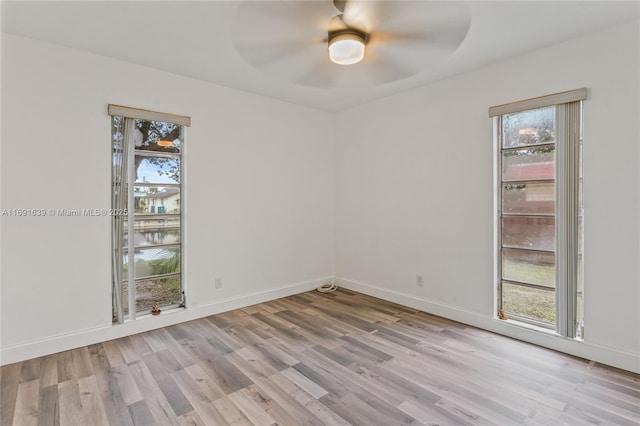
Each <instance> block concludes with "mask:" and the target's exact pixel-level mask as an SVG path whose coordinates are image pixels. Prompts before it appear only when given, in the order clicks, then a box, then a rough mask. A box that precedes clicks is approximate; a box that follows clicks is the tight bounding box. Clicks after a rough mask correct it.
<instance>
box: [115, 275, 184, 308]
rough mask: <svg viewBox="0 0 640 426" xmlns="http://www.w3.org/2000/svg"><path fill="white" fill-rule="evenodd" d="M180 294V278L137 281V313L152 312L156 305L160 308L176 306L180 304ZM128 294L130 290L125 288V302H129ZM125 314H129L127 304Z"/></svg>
mask: <svg viewBox="0 0 640 426" xmlns="http://www.w3.org/2000/svg"><path fill="white" fill-rule="evenodd" d="M180 292H181V290H180V276H174V277H167V278H161V279H155V280H141V281H136V312H141V311H150V310H151V309H152V308H153V307H154V306H155V304H156V303H157V304H158V305H160V307H163V306H168V305H175V304H177V303H179V302H180ZM128 294H129V289H128V287H127V286H124V291H123V300H125V301H126V300H128V297H129V296H128ZM124 313H125V314H128V313H129V306H128V304H127V303H125V304H124Z"/></svg>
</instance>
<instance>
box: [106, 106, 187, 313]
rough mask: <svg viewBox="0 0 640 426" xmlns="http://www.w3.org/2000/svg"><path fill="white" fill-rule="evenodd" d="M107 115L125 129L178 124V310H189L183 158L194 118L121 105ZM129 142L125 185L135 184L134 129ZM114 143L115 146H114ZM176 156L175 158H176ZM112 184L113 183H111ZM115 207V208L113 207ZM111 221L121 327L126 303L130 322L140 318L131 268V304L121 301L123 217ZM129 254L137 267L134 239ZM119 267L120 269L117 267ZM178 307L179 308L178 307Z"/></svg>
mask: <svg viewBox="0 0 640 426" xmlns="http://www.w3.org/2000/svg"><path fill="white" fill-rule="evenodd" d="M108 114H109V115H110V116H121V117H124V118H125V127H126V126H127V125H128V126H133V124H132V123H133V121H132V120H145V121H157V122H166V123H172V124H175V125H177V126H179V127H180V135H181V140H182V143H181V146H180V156H179V157H178V158H179V159H180V184H179V188H180V273H179V274H180V287H181V291H182V302H181V304H180V305H179V306H181V307H186V303H185V296H184V295H185V293H186V282H185V274H184V271H185V257H186V256H185V253H184V251H185V249H184V248H185V223H184V217H185V214H184V213H185V211H184V207H185V205H186V202H185V195H186V194H185V187H186V185H185V180H184V157H185V146H186V145H187V144H186V138H187V135H186V133H187V132H186V128H187V127H188V126H190V125H191V118H190V117H187V116H183V115H176V114H169V113H163V112H157V111H149V110H144V109H139V108H130V107H125V106H121V105H113V104H109V105H108ZM129 138H130V139H131V140H128V141H127V142H126V143H127V145H129V147H128V148H127V149H126V150H123V155H125V154H126V155H127V161H126V164H127V171H126V175H127V178H126V182H124V183H127V184H128V182H133V181H135V172H136V171H135V155H136V152H135V149H134V148H133V134H132V132H131V129H130V131H129ZM112 143H113V142H112ZM174 155H175V154H174ZM159 156H162V154H160V155H159ZM112 181H113V179H112ZM133 187H134V186H133V185H132V186H131V188H127V194H126V196H127V203H126V205H127V206H129V209H128V210H129V211H128V212H127V215H126V221H127V222H128V229H130V230H131V229H134V220H135V219H134V212H135V208H133V206H134V205H135V196H134V191H133ZM112 207H114V206H112ZM112 220H113V221H114V229H113V230H112V233H114V235H113V236H112V241H113V247H112V252H113V257H112V259H113V260H112V262H113V265H112V268H113V273H112V280H113V283H112V291H113V297H112V300H113V303H114V309H113V311H114V321H113V322H114V323H118V324H121V323H123V322H124V321H125V318H124V313H123V305H124V303H127V305H128V314H127V318H126V320H127V321H133V320H135V319H136V316H137V314H138V312H137V310H136V294H135V281H136V278H135V268H133V267H132V268H129V271H128V278H127V282H128V300H127V301H126V302H125V301H123V300H122V290H123V288H122V283H123V276H122V275H123V272H122V265H121V263H122V251H123V250H124V249H125V248H124V247H122V244H120V243H119V242H117V241H116V240H117V239H118V237H117V236H116V235H115V229H116V225H115V223H116V221H118V220H122V216H120V215H116V216H114V217H113V218H112ZM126 250H127V252H128V256H129V258H128V264H129V265H135V258H134V256H135V241H134V239H133V238H130V239H129V245H128V247H126ZM118 265H120V266H118ZM176 307H177V305H176Z"/></svg>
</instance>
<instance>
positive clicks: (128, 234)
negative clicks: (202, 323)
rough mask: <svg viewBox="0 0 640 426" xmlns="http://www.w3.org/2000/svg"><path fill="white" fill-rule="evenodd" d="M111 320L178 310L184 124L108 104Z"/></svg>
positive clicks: (180, 302) (178, 119)
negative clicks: (161, 310)
mask: <svg viewBox="0 0 640 426" xmlns="http://www.w3.org/2000/svg"><path fill="white" fill-rule="evenodd" d="M109 114H110V115H111V121H112V165H113V168H112V208H113V213H114V214H113V216H112V242H113V244H112V246H113V250H112V251H113V256H112V264H113V268H112V269H113V274H112V287H113V291H112V295H113V319H114V322H118V323H122V322H123V321H125V320H134V319H135V318H136V316H137V315H141V314H147V313H150V312H151V311H152V309H153V308H154V307H156V306H157V307H159V308H166V307H168V308H171V307H179V306H184V300H185V299H184V291H183V276H182V271H183V267H182V265H183V263H184V257H183V255H182V254H183V250H182V244H183V232H182V228H183V215H182V213H183V207H182V206H183V205H184V203H182V202H181V201H182V198H183V185H182V174H183V171H184V168H183V162H182V153H183V149H184V136H185V126H186V125H189V124H190V119H189V118H188V117H183V116H174V115H171V114H163V113H154V112H151V111H145V110H138V109H133V108H125V107H119V106H116V105H109Z"/></svg>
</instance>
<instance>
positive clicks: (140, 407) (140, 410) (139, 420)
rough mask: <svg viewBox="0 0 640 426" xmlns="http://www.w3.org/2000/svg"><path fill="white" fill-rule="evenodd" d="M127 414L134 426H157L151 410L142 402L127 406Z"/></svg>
mask: <svg viewBox="0 0 640 426" xmlns="http://www.w3.org/2000/svg"><path fill="white" fill-rule="evenodd" d="M129 412H130V414H131V418H132V419H133V424H134V425H136V426H155V425H157V423H156V419H154V418H153V414H151V410H149V407H148V406H147V403H146V402H145V401H144V400H143V401H138V402H134V403H133V404H131V405H129Z"/></svg>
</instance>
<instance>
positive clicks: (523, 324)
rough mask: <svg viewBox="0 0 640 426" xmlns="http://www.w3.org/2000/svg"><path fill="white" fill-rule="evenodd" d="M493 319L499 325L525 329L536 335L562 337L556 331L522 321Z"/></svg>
mask: <svg viewBox="0 0 640 426" xmlns="http://www.w3.org/2000/svg"><path fill="white" fill-rule="evenodd" d="M493 319H494V320H495V321H498V322H500V323H503V324H508V325H510V326H512V327H518V328H525V329H527V330H531V331H536V332H538V333H544V334H548V335H550V336H557V337H563V336H562V335H560V334H558V332H557V331H555V330H552V329H550V328H545V327H540V326H539V325H534V324H529V323H527V322H522V321H518V320H513V319H506V320H502V319H500V318H498V317H494V318H493Z"/></svg>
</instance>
